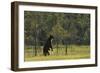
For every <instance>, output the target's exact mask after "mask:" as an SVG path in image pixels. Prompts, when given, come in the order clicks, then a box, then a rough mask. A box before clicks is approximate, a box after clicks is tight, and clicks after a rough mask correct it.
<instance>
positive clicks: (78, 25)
mask: <svg viewBox="0 0 100 73" xmlns="http://www.w3.org/2000/svg"><path fill="white" fill-rule="evenodd" d="M24 25H25V26H24V34H25V35H24V37H25V38H24V39H25V45H35V44H36V43H37V44H39V45H43V41H45V40H46V39H47V38H48V36H49V35H53V36H54V44H56V43H59V44H68V43H69V44H86V45H89V44H90V14H80V13H55V12H33V11H25V12H24Z"/></svg>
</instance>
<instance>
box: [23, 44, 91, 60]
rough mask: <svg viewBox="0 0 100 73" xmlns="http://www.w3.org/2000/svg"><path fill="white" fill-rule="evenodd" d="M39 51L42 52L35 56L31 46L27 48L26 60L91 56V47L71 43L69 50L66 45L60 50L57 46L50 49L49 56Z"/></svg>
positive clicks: (85, 57)
mask: <svg viewBox="0 0 100 73" xmlns="http://www.w3.org/2000/svg"><path fill="white" fill-rule="evenodd" d="M58 49H59V48H58ZM38 53H40V54H39V55H37V56H34V54H33V53H32V49H31V48H30V49H29V48H28V49H25V61H44V60H65V59H66V60H70V59H87V58H90V47H89V46H85V45H83V46H78V45H70V46H68V47H67V51H66V47H63V48H60V49H59V50H58V51H57V48H54V50H53V51H50V54H51V55H49V56H43V53H42V52H38Z"/></svg>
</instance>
